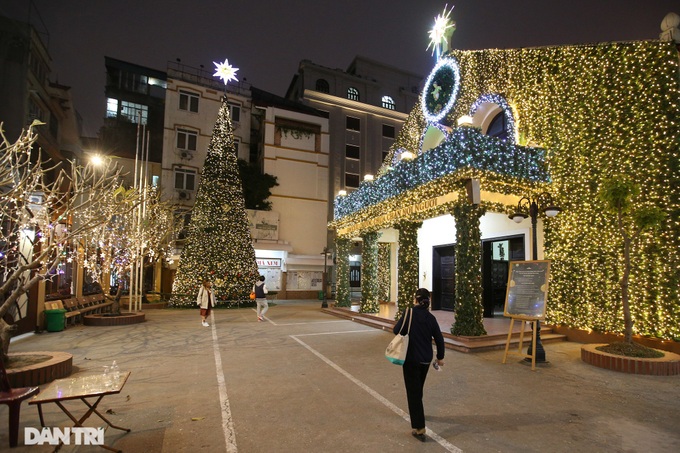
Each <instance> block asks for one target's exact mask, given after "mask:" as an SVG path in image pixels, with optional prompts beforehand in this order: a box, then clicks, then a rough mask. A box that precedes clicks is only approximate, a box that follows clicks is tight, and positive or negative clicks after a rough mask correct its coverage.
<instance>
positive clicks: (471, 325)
mask: <svg viewBox="0 0 680 453" xmlns="http://www.w3.org/2000/svg"><path fill="white" fill-rule="evenodd" d="M484 212H485V209H484V208H483V207H480V206H475V205H472V204H469V203H458V204H456V205H455V206H454V207H453V210H452V214H453V217H454V219H455V220H456V248H455V249H456V308H455V310H456V320H455V322H454V324H453V326H451V333H452V334H453V335H464V336H479V335H486V330H485V329H484V323H483V319H482V318H483V315H484V308H483V305H482V271H481V269H482V237H481V232H480V229H479V219H480V217H481V216H483V215H484Z"/></svg>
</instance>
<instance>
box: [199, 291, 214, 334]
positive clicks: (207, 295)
mask: <svg viewBox="0 0 680 453" xmlns="http://www.w3.org/2000/svg"><path fill="white" fill-rule="evenodd" d="M211 286H212V284H211V283H210V282H209V281H208V280H203V286H201V288H200V289H199V290H198V297H197V298H196V303H197V304H198V305H199V306H200V307H201V325H202V326H203V327H210V324H208V321H207V320H206V318H207V317H208V316H210V309H211V308H212V307H213V305H214V303H215V296H214V295H213V291H212V289H211Z"/></svg>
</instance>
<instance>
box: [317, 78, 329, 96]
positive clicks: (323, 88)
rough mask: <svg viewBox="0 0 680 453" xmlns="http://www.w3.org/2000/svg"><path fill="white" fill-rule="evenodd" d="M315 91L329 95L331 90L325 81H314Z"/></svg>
mask: <svg viewBox="0 0 680 453" xmlns="http://www.w3.org/2000/svg"><path fill="white" fill-rule="evenodd" d="M316 91H319V92H321V93H330V91H331V90H330V87H329V86H328V82H327V81H326V80H324V79H318V80H317V81H316Z"/></svg>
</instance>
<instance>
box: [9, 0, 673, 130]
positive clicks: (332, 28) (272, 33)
mask: <svg viewBox="0 0 680 453" xmlns="http://www.w3.org/2000/svg"><path fill="white" fill-rule="evenodd" d="M29 2H30V0H2V2H0V14H3V15H7V16H10V17H13V18H17V19H22V20H27V17H28V11H29ZM32 3H33V5H35V9H37V10H38V12H39V13H40V17H41V18H42V21H43V22H44V27H45V29H46V30H47V31H48V32H49V38H48V47H49V51H50V54H51V56H52V58H53V63H54V68H55V74H53V79H56V80H57V81H58V82H59V83H60V84H63V85H67V86H71V87H72V90H73V96H74V100H75V105H76V109H77V110H78V111H79V112H80V114H81V115H82V117H83V119H84V131H83V133H84V135H86V136H95V135H96V133H97V130H98V129H99V127H100V126H101V123H102V119H101V118H103V116H104V111H105V105H106V101H105V98H104V82H105V68H104V56H110V57H113V58H117V59H120V60H124V61H129V62H131V63H136V64H139V65H142V66H147V67H150V68H154V69H159V70H162V71H165V70H166V67H167V62H168V61H173V62H174V61H175V60H176V59H177V58H180V59H181V61H182V63H183V64H186V65H188V66H194V67H199V66H200V65H201V64H202V65H204V66H205V68H206V69H207V70H211V71H212V70H213V68H214V65H213V61H224V59H225V58H228V59H229V63H230V64H232V65H233V66H236V67H238V68H240V70H239V71H238V73H237V77H238V79H239V80H243V79H247V81H248V82H250V83H251V84H253V85H254V86H256V87H258V88H260V89H263V90H267V91H270V92H272V93H275V94H278V95H281V96H283V95H285V92H286V89H287V88H288V84H289V83H290V81H291V79H292V77H293V75H294V74H295V72H296V71H297V67H298V64H299V62H300V60H305V59H307V60H311V61H313V62H314V63H317V64H320V65H323V66H328V67H331V68H340V69H343V70H344V69H346V68H347V66H348V65H349V64H350V63H351V61H352V59H353V58H354V56H356V55H362V56H365V57H368V58H371V59H374V60H378V61H380V62H383V63H387V64H389V65H392V66H395V67H397V68H400V69H406V70H410V71H412V72H415V73H417V74H422V75H423V76H425V75H426V74H428V73H429V72H430V70H431V68H432V66H433V65H434V60H433V57H432V56H431V52H430V51H426V48H427V46H428V31H429V29H430V27H431V25H432V23H433V20H434V17H435V16H436V15H437V14H439V13H441V12H442V10H443V9H444V5H445V4H446V1H440V0H340V1H333V2H331V1H328V0H268V1H262V0H241V1H234V0H191V1H189V0H165V1H162V2H161V1H157V0H156V1H150V0H115V1H112V0H64V1H55V0H32ZM450 4H452V5H455V7H454V9H453V13H452V18H453V20H455V21H456V31H455V32H454V34H453V46H454V47H455V48H459V49H487V48H516V47H535V46H546V45H561V44H582V43H596V42H603V41H630V40H644V39H658V37H659V33H660V31H661V29H660V24H661V21H662V20H663V18H664V16H665V15H666V14H667V13H669V12H671V11H672V12H675V13H678V14H680V2H678V0H569V1H559V2H558V1H552V0H457V1H455V2H450ZM35 9H34V10H35ZM35 18H36V16H35V14H34V13H33V19H35ZM32 22H33V23H37V24H39V22H36V21H35V20H33V21H32ZM37 28H39V29H40V26H38V27H37Z"/></svg>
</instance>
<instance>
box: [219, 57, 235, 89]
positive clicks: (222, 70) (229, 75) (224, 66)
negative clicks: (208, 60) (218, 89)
mask: <svg viewBox="0 0 680 453" xmlns="http://www.w3.org/2000/svg"><path fill="white" fill-rule="evenodd" d="M213 64H214V65H215V74H213V77H219V78H220V79H222V81H223V82H224V84H225V85H226V84H227V83H229V81H230V80H235V81H237V82H238V79H237V78H236V71H238V68H234V67H233V66H231V65H230V64H229V60H228V59H225V60H224V63H217V62H216V61H213Z"/></svg>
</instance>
